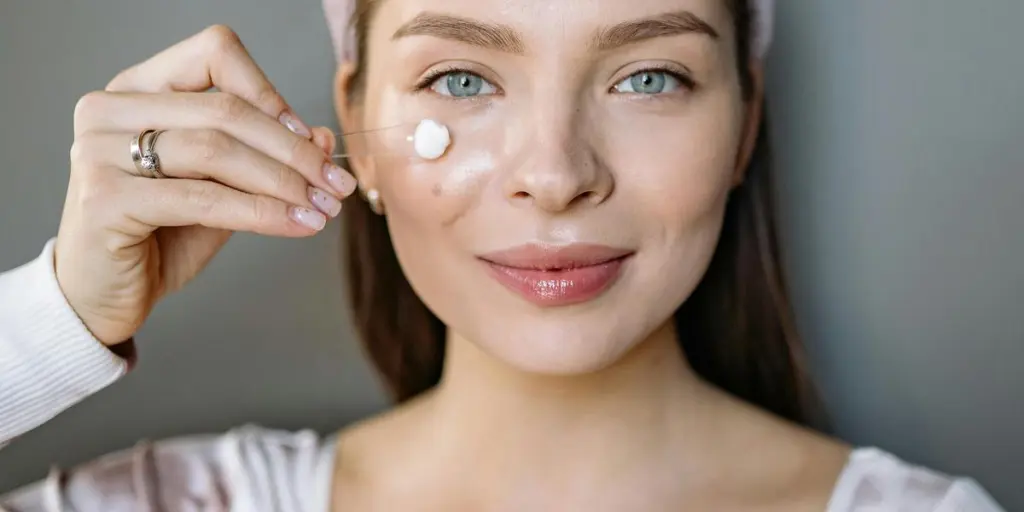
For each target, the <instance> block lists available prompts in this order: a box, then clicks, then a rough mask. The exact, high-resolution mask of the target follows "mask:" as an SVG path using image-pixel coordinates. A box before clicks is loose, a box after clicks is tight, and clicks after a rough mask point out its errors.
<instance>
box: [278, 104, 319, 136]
mask: <svg viewBox="0 0 1024 512" xmlns="http://www.w3.org/2000/svg"><path fill="white" fill-rule="evenodd" d="M277 120H278V121H280V122H281V124H283V125H285V127H287V128H288V129H289V130H291V131H292V132H294V133H295V134H297V135H300V136H302V137H306V138H307V139H308V138H310V137H312V136H313V132H312V131H311V130H310V129H309V127H308V126H306V123H303V122H302V120H301V119H299V118H298V116H296V115H295V114H292V113H291V112H289V111H285V112H284V113H282V114H281V116H280V117H278V118H277Z"/></svg>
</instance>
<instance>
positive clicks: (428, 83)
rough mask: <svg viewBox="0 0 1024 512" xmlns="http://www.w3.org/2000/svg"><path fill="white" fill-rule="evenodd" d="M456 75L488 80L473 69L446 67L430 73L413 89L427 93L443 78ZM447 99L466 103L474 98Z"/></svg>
mask: <svg viewBox="0 0 1024 512" xmlns="http://www.w3.org/2000/svg"><path fill="white" fill-rule="evenodd" d="M456 73H465V74H467V75H474V76H478V77H480V78H482V79H484V80H487V79H486V78H484V77H483V75H481V74H480V73H477V72H475V71H473V70H471V69H468V68H466V67H461V66H455V65H451V66H445V67H441V68H437V69H435V70H433V71H431V72H430V73H427V75H426V76H424V77H423V78H421V79H420V80H419V81H418V82H416V85H415V86H414V87H413V89H414V90H415V91H416V92H424V91H427V90H429V89H430V88H431V87H433V85H434V82H436V81H438V80H440V79H441V77H443V76H445V75H451V74H456ZM487 81H488V82H490V80H487ZM494 87H496V88H498V90H501V88H500V87H498V86H497V85H495V86H494ZM475 97H478V96H475ZM445 98H447V99H455V100H459V101H465V100H471V99H473V98H474V97H469V98H454V97H453V98H448V97H447V96H446V97H445Z"/></svg>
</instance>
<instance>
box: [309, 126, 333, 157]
mask: <svg viewBox="0 0 1024 512" xmlns="http://www.w3.org/2000/svg"><path fill="white" fill-rule="evenodd" d="M313 143H314V144H316V146H317V147H318V148H320V149H322V150H324V153H325V154H327V155H332V154H334V146H335V137H334V132H333V131H331V129H330V128H327V127H326V126H317V127H315V128H313Z"/></svg>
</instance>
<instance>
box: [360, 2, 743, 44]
mask: <svg viewBox="0 0 1024 512" xmlns="http://www.w3.org/2000/svg"><path fill="white" fill-rule="evenodd" d="M371 1H375V2H376V3H377V4H378V5H377V6H376V7H377V9H376V13H375V16H374V19H373V23H372V26H371V31H372V32H373V36H372V37H373V39H375V40H380V39H381V38H383V39H394V38H395V35H396V33H399V32H400V30H401V29H402V28H403V26H406V25H407V24H408V23H410V22H412V21H413V20H415V19H416V18H417V17H420V16H422V15H424V14H442V15H450V16H455V17H458V18H463V19H468V20H475V21H480V22H484V23H487V24H489V25H492V26H502V27H507V28H509V29H512V30H513V31H514V32H515V34H516V35H517V36H520V37H521V40H522V43H523V45H524V48H523V50H524V51H531V50H538V51H542V50H543V48H544V46H545V42H546V41H551V40H552V39H558V40H559V41H561V42H563V43H566V42H572V41H574V40H579V41H587V40H590V39H592V37H593V36H594V35H595V33H596V32H600V31H602V30H607V29H608V28H610V27H614V26H616V25H620V24H624V23H628V22H630V21H634V20H642V19H645V18H654V17H659V16H662V15H665V14H676V15H686V16H692V18H693V19H694V20H696V21H698V22H700V23H703V24H705V25H707V27H709V28H711V29H712V30H713V31H714V32H716V33H717V34H720V35H721V37H722V38H727V37H728V38H730V39H731V38H732V35H733V23H732V20H733V18H732V14H731V9H730V6H729V4H730V2H732V1H733V0H371ZM535 47H536V48H535Z"/></svg>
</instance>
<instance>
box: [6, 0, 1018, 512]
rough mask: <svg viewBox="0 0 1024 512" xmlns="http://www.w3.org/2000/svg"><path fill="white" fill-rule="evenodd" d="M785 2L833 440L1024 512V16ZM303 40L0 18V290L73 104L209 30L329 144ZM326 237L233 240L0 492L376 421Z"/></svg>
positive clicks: (195, 4) (51, 195) (316, 51)
mask: <svg viewBox="0 0 1024 512" xmlns="http://www.w3.org/2000/svg"><path fill="white" fill-rule="evenodd" d="M781 3H782V5H781V6H780V11H779V29H778V44H777V46H776V49H775V52H774V55H773V57H772V61H771V66H772V68H771V73H770V77H769V78H770V79H769V88H770V99H771V104H772V115H773V119H772V122H773V126H774V128H775V130H776V141H777V143H778V144H777V152H778V158H779V160H780V163H781V165H780V168H781V169H782V173H781V174H782V175H781V176H780V191H781V194H782V198H781V199H782V200H781V203H782V204H781V208H782V217H783V220H784V240H785V244H786V247H787V249H788V252H789V255H788V257H787V263H788V267H789V269H790V273H791V274H792V278H793V279H792V280H793V289H794V295H795V298H796V302H797V306H798V312H799V315H800V319H801V326H802V328H803V331H804V334H805V335H806V338H807V342H808V345H809V346H810V350H811V353H812V358H813V362H814V365H815V371H816V372H817V374H818V375H819V377H820V380H821V383H822V387H823V388H824V391H825V393H826V396H827V399H828V402H829V405H830V406H831V409H832V412H833V414H834V416H835V420H836V423H837V424H838V426H839V433H840V434H841V435H843V436H844V437H845V438H847V439H849V440H851V441H852V442H855V443H858V444H871V445H877V446H881V447H883V448H885V449H889V450H893V451H895V452H897V453H898V454H900V455H901V456H903V457H904V458H907V459H909V460H912V461H915V462H920V463H923V464H926V465H930V466H933V467H936V468H939V469H941V470H944V471H948V472H953V473H967V474H970V475H974V476H976V477H977V478H978V480H980V481H981V483H982V484H983V485H985V486H986V487H988V488H989V489H990V491H991V492H992V493H993V494H994V495H995V496H996V497H997V498H998V499H999V500H1000V501H1002V502H1003V504H1004V506H1006V507H1007V509H1010V510H1013V509H1021V508H1024V488H1022V487H1021V486H1020V485H1019V484H1018V482H1019V481H1020V479H1021V478H1022V477H1024V415H1022V414H1021V409H1022V407H1024V379H1022V377H1021V375H1022V370H1024V265H1022V262H1024V202H1021V201H1020V198H1021V197H1024V101H1022V98H1021V94H1022V91H1024V88H1022V87H1021V84H1022V83H1024V68H1022V67H1021V66H1020V65H1019V64H1020V62H1021V61H1022V58H1024V57H1022V55H1021V53H1020V51H1019V49H1018V48H1019V47H1020V45H1019V36H1018V35H1015V34H1016V32H1017V31H1018V29H1019V23H1020V20H1021V19H1024V2H1021V1H1020V0H978V1H973V2H964V1H962V0H898V1H892V0H858V1H856V2H820V1H810V0H803V1H801V0H790V1H786V2H781ZM320 16H321V14H320V8H319V2H318V1H316V0H304V1H301V2H300V1H295V0H291V1H282V0H245V1H241V0H234V1H226V0H225V1H219V2H200V1H197V0H192V1H185V2H173V3H172V2H155V1H150V2H140V1H137V0H97V1H92V2H83V1H74V2H68V1H57V0H34V1H32V2H16V1H5V2H3V3H2V4H0V70H2V71H0V73H2V79H0V114H2V118H3V119H4V122H3V123H0V169H2V171H0V268H11V267H14V266H16V265H18V264H20V263H22V262H24V261H27V260H28V259H30V258H33V257H34V256H35V255H36V254H37V252H38V251H39V249H40V248H41V247H42V245H43V243H44V242H45V241H46V240H47V238H49V237H50V236H52V235H53V234H54V233H55V231H56V228H57V224H58V221H59V218H60V209H61V206H62V202H63V197H64V192H65V182H66V177H67V170H66V169H67V149H68V148H69V147H70V144H71V114H72V111H73V108H74V104H75V102H76V100H77V98H78V97H79V96H80V95H82V94H83V93H84V92H86V91H88V90H91V89H96V88H101V87H102V86H103V85H104V84H105V83H106V81H107V80H108V79H109V78H110V77H111V76H113V75H114V74H115V73H116V72H117V71H118V70H119V69H120V68H122V67H124V66H126V65H129V64H131V63H134V62H136V61H138V60H141V59H143V58H145V57H147V56H148V55H150V54H151V53H153V52H155V51H157V50H159V49H160V48H162V47H164V46H166V45H168V44H170V43H172V42H175V41H177V40H179V39H181V38H183V37H185V36H187V35H188V34H191V33H193V32H195V31H198V30H199V29H201V28H202V27H204V26H206V25H208V24H211V23H214V22H223V23H227V24H229V25H232V26H233V27H235V28H236V29H237V30H238V31H239V32H240V33H241V35H242V37H243V39H244V40H245V41H246V42H247V44H248V46H249V47H250V49H251V51H252V53H253V54H254V55H255V57H256V58H257V60H258V61H259V62H260V63H261V64H262V65H263V66H264V68H265V69H266V71H267V72H268V74H269V75H270V77H271V79H272V80H273V81H274V82H275V83H276V84H277V85H278V86H279V88H280V90H281V91H282V92H283V93H284V95H285V96H286V97H287V98H288V99H289V100H290V101H291V103H292V104H293V105H294V106H295V107H296V109H297V110H298V112H299V113H300V115H302V116H303V117H304V118H306V119H307V120H308V121H310V122H313V123H318V124H332V123H333V119H334V116H333V109H332V106H331V94H330V83H331V76H332V73H333V68H332V56H331V54H330V49H329V44H328V38H327V33H326V29H325V27H324V24H323V22H322V20H321V17H320ZM338 233H339V226H337V225H334V226H332V227H331V228H330V229H329V230H328V231H327V232H326V233H324V234H322V235H321V236H319V237H316V238H314V239H311V240H306V241H296V240H274V239H266V238H258V237H254V236H246V235H241V236H238V237H237V238H235V239H234V240H233V241H232V242H231V243H230V244H229V245H228V247H227V248H226V249H225V251H224V252H223V254H221V255H220V256H219V257H218V259H217V260H215V262H214V263H213V265H212V266H211V267H210V268H209V270H208V271H206V272H205V274H204V275H203V277H202V278H201V279H199V280H198V281H197V282H195V283H194V284H193V285H192V286H191V287H189V288H188V289H187V290H186V291H185V292H183V293H181V294H180V295H177V296H175V297H172V298H171V299H169V300H167V301H166V302H165V303H164V304H162V305H161V307H160V308H159V309H158V310H157V311H156V313H155V314H154V315H153V317H152V319H151V320H150V322H149V323H148V324H147V325H146V327H145V328H144V329H143V331H142V332H141V334H140V335H139V341H140V348H141V356H142V357H141V364H140V366H139V367H138V369H137V371H136V372H134V373H133V374H132V375H130V376H129V377H127V378H126V379H124V380H123V381H122V382H120V383H118V384H116V385H114V386H113V387H111V388H109V389H107V390H106V391H104V392H103V393H102V394H100V395H99V396H96V397H94V398H91V399H89V400H87V401H86V402H84V403H83V404H81V405H80V406H78V407H75V408H74V409H72V410H70V411H68V412H67V413H65V414H63V415H61V416H60V417H59V418H58V419H56V420H55V421H53V422H51V423H49V424H47V425H45V426H43V427H42V428H40V429H38V430H36V431H34V432H32V433H31V434H29V435H27V436H25V437H23V438H21V439H19V440H18V441H17V442H16V443H15V444H13V445H12V446H10V447H8V448H6V449H4V450H3V451H2V452H0V489H8V488H11V487H13V486H15V485H17V484H20V483H24V482H26V481H28V480H32V479H36V478H39V477H41V476H43V475H44V473H45V470H46V468H47V466H48V465H49V464H50V463H53V462H57V463H60V464H63V465H67V464H72V463H75V462H78V461H82V460H85V459H88V458H91V457H95V456H98V455H100V454H102V453H105V452H108V451H111V450H115V449H118V448H123V447H127V446H130V445H131V444H132V443H134V442H135V441H137V440H138V439H140V438H142V437H149V438H160V437H165V436H171V435H179V434H183V433H191V432H201V431H216V430H222V429H226V428H229V427H231V426H234V425H238V424H241V423H246V422H256V423H260V424H263V425H267V426H272V427H280V428H289V429H295V428H302V427H312V428H316V429H318V430H321V431H329V430H331V429H333V428H335V427H337V426H339V425H342V424H344V423H346V422H347V421H351V420H352V419H355V418H359V417H362V416H364V415H366V414H369V413H371V412H374V411H377V410H379V409H380V408H382V407H383V406H384V403H385V402H384V400H383V397H382V394H381V392H380V389H379V387H378V385H377V383H376V382H375V380H374V378H373V376H372V373H371V372H370V370H369V369H368V367H367V366H366V364H365V362H364V361H363V359H362V357H361V354H360V351H359V349H358V347H357V346H356V345H355V343H354V342H353V338H352V335H351V332H350V330H349V328H348V323H347V317H346V312H345V308H344V306H343V295H342V290H341V286H340V281H341V277H340V272H339V268H338V263H337V261H338V251H339V247H338V238H339V237H338Z"/></svg>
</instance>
